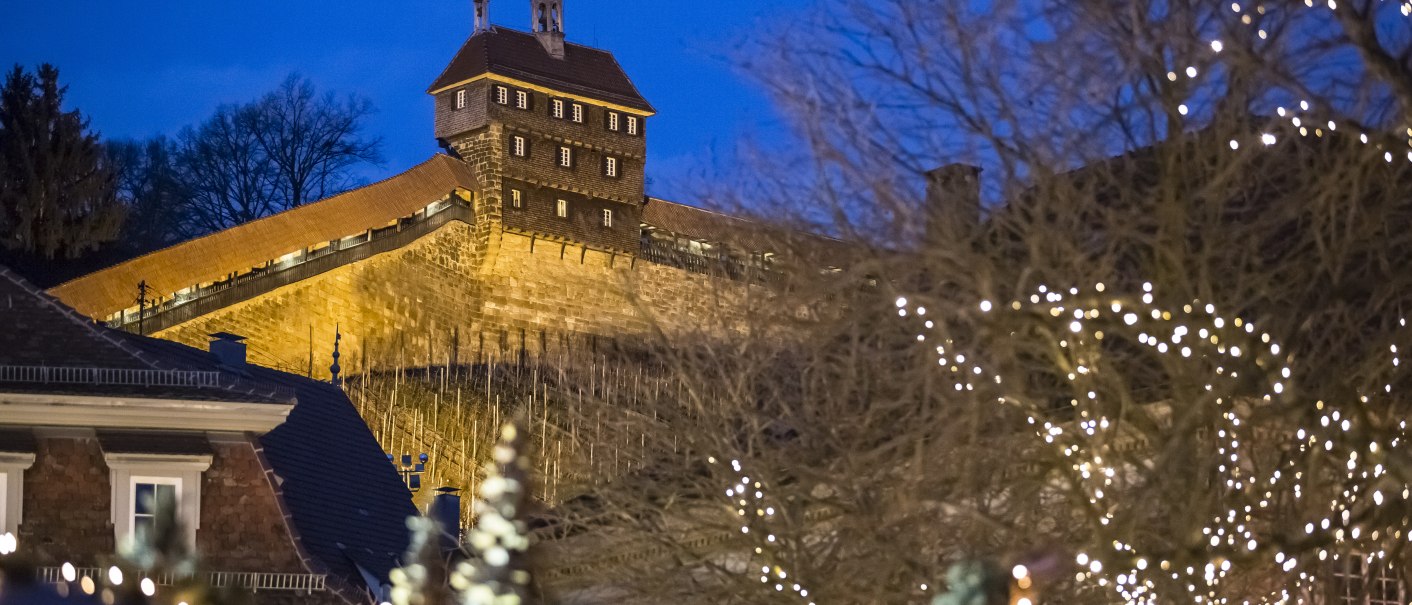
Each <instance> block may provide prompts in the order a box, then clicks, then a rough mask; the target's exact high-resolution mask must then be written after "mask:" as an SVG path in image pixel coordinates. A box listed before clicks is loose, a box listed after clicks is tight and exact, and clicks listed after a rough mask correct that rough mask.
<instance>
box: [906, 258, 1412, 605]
mask: <svg viewBox="0 0 1412 605" xmlns="http://www.w3.org/2000/svg"><path fill="white" fill-rule="evenodd" d="M1104 289H1105V288H1104V287H1102V286H1101V285H1096V286H1095V287H1094V288H1093V291H1092V292H1082V293H1080V291H1079V290H1078V289H1076V288H1070V289H1069V290H1067V292H1068V293H1069V294H1068V295H1066V294H1064V293H1062V292H1061V291H1057V290H1051V289H1049V288H1047V287H1045V286H1039V287H1037V288H1036V289H1035V292H1034V293H1033V294H1031V295H1030V296H1028V297H1020V298H1017V299H1016V300H1015V301H1013V302H1012V303H1011V305H1009V306H1008V307H1006V309H1008V311H1005V314H1004V315H1001V316H999V317H994V316H992V315H987V316H986V320H987V321H990V320H992V318H993V319H994V320H996V321H1000V320H1004V319H1020V320H1025V319H1030V320H1040V321H1054V320H1056V319H1057V320H1060V321H1062V322H1063V323H1062V324H1060V325H1061V326H1063V328H1064V329H1063V330H1062V331H1056V333H1058V334H1064V335H1065V336H1063V337H1062V340H1060V341H1059V343H1060V345H1061V348H1064V349H1066V350H1068V351H1070V353H1069V354H1070V355H1071V356H1072V357H1071V359H1072V360H1073V361H1074V362H1076V363H1075V371H1073V372H1069V373H1068V374H1067V378H1068V380H1069V381H1070V383H1071V386H1072V387H1073V388H1074V390H1076V391H1078V392H1079V393H1080V394H1081V396H1080V397H1077V398H1075V399H1073V401H1072V406H1073V407H1074V408H1075V409H1074V411H1075V412H1077V419H1076V420H1075V421H1072V422H1070V421H1056V420H1049V419H1046V418H1047V416H1048V411H1047V410H1046V409H1044V408H1043V407H1042V406H1040V405H1034V406H1025V405H1024V404H1023V403H1022V401H1023V399H1022V398H1020V397H1015V396H1005V395H1002V396H999V397H996V399H995V400H996V401H997V402H998V404H1000V405H1009V406H1017V405H1018V406H1020V407H1021V408H1022V409H1023V410H1024V411H1025V412H1026V416H1027V422H1028V424H1030V425H1032V426H1034V427H1035V431H1034V435H1035V436H1036V437H1037V438H1038V439H1039V440H1040V441H1042V442H1043V443H1044V444H1045V445H1047V446H1052V447H1055V448H1056V449H1057V451H1058V453H1059V454H1060V455H1061V456H1062V457H1063V458H1064V459H1068V460H1070V463H1069V464H1070V466H1069V467H1068V470H1069V471H1070V472H1072V476H1071V477H1070V480H1071V481H1072V484H1073V485H1075V486H1077V487H1078V488H1079V490H1080V491H1081V492H1082V493H1083V494H1084V495H1085V496H1086V497H1087V499H1088V503H1089V504H1090V505H1091V506H1092V507H1093V508H1092V509H1091V510H1092V512H1093V514H1094V516H1095V519H1096V520H1097V523H1098V527H1100V528H1109V527H1111V525H1110V524H1111V522H1112V521H1113V520H1114V519H1115V518H1117V515H1118V514H1119V513H1121V512H1123V510H1122V507H1123V504H1124V503H1123V502H1121V501H1120V500H1116V499H1115V498H1114V497H1113V496H1112V494H1113V493H1117V492H1119V491H1120V489H1119V487H1118V486H1117V485H1116V481H1115V479H1116V478H1117V477H1118V476H1119V475H1120V474H1121V473H1123V472H1124V469H1123V468H1121V467H1120V466H1119V465H1118V463H1115V462H1113V461H1111V460H1109V459H1108V458H1109V454H1110V453H1111V451H1112V444H1113V443H1115V442H1118V441H1120V440H1121V438H1122V434H1121V433H1120V432H1118V431H1119V429H1118V427H1119V423H1118V422H1116V421H1115V420H1114V419H1113V418H1110V417H1109V416H1108V415H1107V412H1106V411H1105V409H1107V408H1105V401H1106V399H1107V398H1108V396H1107V395H1104V394H1103V393H1102V392H1101V387H1100V384H1101V382H1100V381H1099V380H1098V378H1100V376H1098V375H1097V373H1096V372H1095V371H1094V370H1093V367H1095V366H1094V364H1093V360H1096V359H1098V358H1099V357H1101V355H1102V353H1103V350H1102V349H1101V348H1099V346H1098V343H1099V341H1101V340H1102V338H1100V336H1099V334H1101V333H1102V331H1103V329H1105V328H1106V329H1107V330H1108V334H1110V335H1116V334H1120V333H1121V334H1126V335H1127V336H1129V337H1131V336H1132V335H1133V334H1136V340H1137V342H1138V343H1140V345H1142V346H1145V347H1146V348H1147V349H1148V350H1150V351H1153V352H1154V353H1156V354H1158V355H1161V356H1172V357H1173V359H1174V363H1181V364H1183V365H1184V366H1188V367H1189V368H1190V369H1192V370H1194V371H1202V369H1204V371H1208V372H1210V373H1211V374H1212V375H1211V376H1210V377H1209V379H1208V380H1209V384H1207V385H1206V388H1205V391H1206V392H1208V393H1212V396H1211V397H1210V398H1209V400H1207V402H1208V403H1209V404H1210V405H1213V406H1214V407H1213V411H1214V412H1215V415H1214V417H1215V418H1216V419H1217V421H1216V423H1215V425H1214V426H1213V427H1212V433H1213V434H1214V435H1215V437H1216V440H1215V443H1214V445H1215V455H1216V457H1215V459H1214V463H1215V465H1216V469H1215V470H1216V471H1217V473H1218V479H1217V484H1218V485H1221V486H1223V487H1224V488H1225V491H1224V492H1223V493H1221V494H1220V496H1219V508H1218V510H1215V511H1214V512H1215V514H1212V515H1211V517H1210V519H1209V521H1208V522H1207V523H1206V525H1205V526H1204V527H1202V528H1201V530H1202V535H1203V536H1205V540H1206V546H1207V547H1208V549H1207V554H1208V555H1209V556H1210V557H1211V558H1210V560H1208V561H1206V562H1205V563H1203V564H1200V565H1188V566H1184V567H1178V568H1173V566H1172V565H1171V562H1170V561H1169V560H1167V559H1166V558H1162V557H1156V558H1157V560H1159V561H1160V562H1161V564H1160V566H1159V568H1158V569H1152V568H1151V566H1150V564H1149V561H1150V560H1153V559H1154V557H1153V556H1151V555H1148V554H1145V553H1144V552H1143V550H1142V549H1141V548H1140V547H1139V546H1137V545H1135V544H1134V543H1133V542H1131V541H1129V540H1128V539H1126V538H1120V539H1118V540H1113V541H1112V552H1111V553H1107V554H1105V549H1097V548H1088V549H1084V550H1082V551H1080V552H1078V553H1076V555H1075V557H1074V563H1075V564H1076V565H1077V566H1078V567H1079V568H1080V569H1081V570H1082V571H1080V572H1079V574H1078V575H1076V576H1075V578H1076V579H1077V580H1080V581H1081V582H1085V583H1091V584H1095V585H1097V586H1099V587H1102V588H1106V589H1110V590H1114V591H1116V592H1117V593H1118V594H1119V596H1121V597H1122V598H1123V599H1124V600H1125V601H1127V602H1129V603H1144V604H1145V603H1153V602H1156V601H1157V600H1159V597H1160V596H1161V595H1160V593H1161V588H1160V586H1161V583H1162V582H1164V581H1166V580H1171V581H1174V582H1175V583H1176V584H1178V585H1183V586H1185V590H1184V592H1185V593H1186V595H1185V597H1200V598H1199V599H1198V600H1199V602H1202V603H1212V604H1217V605H1225V604H1228V603H1229V602H1230V598H1231V597H1228V596H1226V595H1225V594H1224V593H1222V592H1221V588H1222V586H1223V584H1222V582H1223V581H1224V580H1226V579H1227V578H1229V577H1231V575H1232V574H1234V573H1235V565H1236V564H1235V563H1234V562H1233V560H1232V558H1233V557H1234V556H1236V555H1247V556H1246V559H1249V558H1250V557H1254V560H1255V562H1253V563H1249V562H1247V563H1248V567H1252V568H1254V570H1255V571H1258V570H1259V568H1260V565H1261V563H1259V561H1270V562H1273V569H1274V570H1276V571H1278V572H1281V573H1284V574H1286V576H1287V577H1288V578H1290V580H1291V581H1292V584H1293V586H1294V587H1296V588H1307V587H1310V586H1312V584H1313V583H1314V581H1315V577H1314V575H1313V569H1314V567H1315V566H1314V565H1312V564H1311V563H1314V562H1316V561H1312V560H1311V558H1312V557H1313V554H1312V553H1293V554H1292V553H1286V552H1284V551H1283V550H1281V549H1280V548H1279V545H1280V541H1279V537H1278V535H1276V534H1274V533H1271V532H1269V531H1267V533H1264V534H1262V533H1260V530H1258V529H1257V528H1260V527H1262V526H1261V524H1260V523H1257V522H1256V521H1257V518H1256V511H1257V510H1268V509H1270V506H1271V502H1272V501H1284V502H1296V501H1303V502H1311V501H1310V500H1309V499H1310V498H1311V497H1318V498H1321V500H1320V502H1319V503H1313V502H1311V504H1312V505H1314V506H1315V507H1316V509H1317V508H1320V507H1321V508H1322V509H1323V510H1324V511H1325V512H1324V513H1323V514H1322V516H1321V517H1320V518H1318V519H1310V520H1297V521H1296V522H1294V523H1289V525H1290V526H1292V527H1301V528H1302V529H1303V533H1304V534H1305V536H1306V538H1308V539H1309V540H1313V541H1318V542H1320V543H1331V544H1334V545H1336V546H1338V547H1339V549H1340V551H1341V552H1344V553H1348V552H1362V553H1370V554H1369V555H1368V556H1369V557H1372V558H1378V559H1382V558H1384V557H1385V556H1386V553H1387V551H1388V550H1389V549H1390V548H1392V547H1393V545H1392V544H1391V543H1390V542H1392V541H1395V540H1397V539H1399V537H1400V536H1401V535H1402V534H1403V533H1405V532H1407V527H1406V524H1407V521H1406V520H1405V519H1399V520H1398V521H1396V522H1390V523H1384V524H1383V525H1381V526H1374V525H1373V521H1372V520H1373V519H1376V518H1377V517H1376V516H1374V515H1369V514H1367V511H1368V510H1369V509H1370V508H1373V509H1375V508H1378V507H1382V506H1384V505H1386V504H1392V502H1393V499H1392V498H1389V497H1388V496H1387V495H1386V493H1398V494H1401V497H1402V500H1401V502H1400V503H1398V504H1397V505H1399V506H1406V505H1407V503H1408V494H1409V493H1412V486H1409V485H1407V484H1404V483H1400V482H1397V481H1395V480H1394V479H1393V478H1392V477H1391V475H1390V474H1389V473H1388V472H1387V471H1386V469H1385V468H1384V467H1383V465H1382V464H1381V462H1379V460H1382V459H1385V458H1386V457H1387V456H1389V455H1391V453H1392V452H1395V453H1396V454H1398V455H1404V454H1403V452H1401V450H1400V445H1401V444H1403V443H1406V441H1407V438H1406V435H1405V428H1406V426H1405V422H1402V423H1399V424H1398V426H1397V427H1396V429H1394V430H1393V431H1392V435H1390V436H1385V437H1382V438H1380V437H1379V436H1378V434H1379V432H1380V427H1378V426H1375V425H1374V424H1373V422H1374V421H1373V420H1370V419H1365V418H1364V417H1363V416H1360V415H1358V414H1354V413H1351V412H1349V411H1347V410H1345V409H1343V408H1342V407H1341V406H1337V405H1334V404H1333V403H1332V402H1327V401H1323V400H1319V401H1317V402H1316V403H1315V404H1314V405H1313V406H1312V409H1311V410H1310V411H1311V412H1313V413H1314V415H1315V416H1317V418H1318V421H1317V422H1316V423H1314V424H1311V425H1308V426H1302V427H1299V428H1298V429H1297V430H1295V431H1290V432H1289V433H1288V434H1290V435H1292V439H1290V440H1289V441H1288V442H1285V443H1278V442H1275V443H1268V444H1266V446H1267V447H1271V448H1273V449H1272V450H1271V451H1278V452H1282V454H1283V456H1284V460H1283V462H1282V463H1281V464H1278V465H1276V466H1275V467H1274V468H1271V469H1268V470H1261V469H1259V468H1258V467H1257V466H1256V465H1255V464H1254V463H1253V454H1252V453H1251V452H1248V451H1247V449H1248V446H1247V444H1248V443H1251V442H1253V441H1254V438H1253V435H1254V434H1255V432H1256V431H1257V426H1261V427H1263V430H1265V431H1266V432H1267V434H1266V436H1265V437H1263V439H1264V440H1265V441H1267V442H1269V441H1272V440H1273V439H1274V437H1273V436H1274V435H1278V434H1281V433H1280V432H1279V431H1278V430H1272V428H1273V427H1268V426H1265V425H1263V424H1259V423H1257V417H1256V416H1255V409H1256V408H1257V407H1258V406H1254V405H1251V404H1250V403H1249V402H1247V401H1246V399H1245V398H1241V399H1239V400H1238V399H1237V398H1235V397H1231V396H1229V395H1221V393H1234V392H1239V389H1238V388H1237V386H1240V387H1249V386H1250V384H1252V383H1250V382H1249V381H1250V380H1252V379H1253V380H1255V381H1256V382H1255V383H1254V384H1263V385H1264V386H1263V389H1264V391H1263V393H1262V392H1259V391H1257V392H1255V393H1254V397H1253V398H1250V400H1251V401H1258V402H1263V403H1272V404H1273V403H1275V402H1277V401H1278V400H1281V399H1283V398H1285V397H1288V393H1289V392H1290V389H1289V388H1288V385H1289V384H1291V383H1292V382H1294V378H1295V376H1294V372H1293V370H1292V369H1291V367H1290V366H1289V365H1287V358H1286V357H1282V356H1281V347H1280V345H1279V343H1278V342H1277V341H1275V339H1273V338H1271V336H1270V334H1269V333H1268V332H1262V331H1259V330H1258V329H1257V328H1256V326H1255V324H1254V323H1253V322H1250V321H1248V320H1245V319H1244V318H1241V317H1227V316H1224V315H1222V314H1221V313H1219V311H1218V310H1217V308H1216V307H1215V305H1213V304H1210V303H1204V304H1203V303H1202V302H1201V301H1191V303H1189V304H1186V305H1182V306H1181V307H1180V308H1179V309H1170V308H1163V307H1160V306H1158V304H1157V303H1156V302H1155V293H1154V288H1153V286H1152V284H1151V283H1150V282H1148V283H1145V284H1143V288H1142V290H1143V292H1142V294H1141V297H1140V300H1141V302H1137V301H1132V300H1121V299H1117V298H1114V297H1113V296H1112V295H1108V296H1104V295H1102V294H1100V293H1102V292H1103V291H1104ZM897 304H898V308H899V309H903V310H907V309H908V308H909V306H910V303H909V301H908V300H907V299H906V298H899V299H897ZM1066 318H1084V321H1082V322H1081V321H1079V320H1077V319H1066ZM1400 323H1402V322H1400ZM945 328H946V326H945V325H937V324H936V323H935V322H928V323H927V324H925V327H924V328H923V329H922V330H921V331H920V335H926V336H928V339H927V340H928V341H930V342H940V343H942V344H941V345H938V346H935V351H936V355H937V359H938V363H939V365H940V366H942V367H945V368H947V369H948V370H950V371H948V372H946V373H945V376H946V377H947V379H949V380H951V381H953V383H954V385H955V390H957V391H971V390H973V389H974V388H976V387H977V386H978V385H986V384H996V385H998V384H1003V380H1002V377H1001V376H999V375H994V374H992V373H991V372H990V371H989V370H988V369H986V368H985V367H984V365H983V364H982V363H981V362H980V360H981V359H982V358H983V356H982V355H977V354H975V353H971V354H969V355H968V354H966V353H963V352H961V350H962V347H961V346H960V345H959V344H958V343H957V342H955V341H954V340H952V339H949V338H947V337H946V333H945V332H944V330H945ZM1005 333H1007V334H1013V333H1014V332H1011V331H1008V330H1007V331H1006V332H1005ZM1169 343H1170V344H1172V345H1180V346H1169ZM1390 353H1392V355H1393V357H1392V358H1391V360H1390V361H1391V363H1390V364H1389V365H1390V367H1393V368H1396V367H1398V366H1399V365H1400V364H1399V360H1398V358H1397V357H1396V353H1397V347H1396V346H1395V345H1393V346H1391V347H1390ZM1176 360H1180V361H1176ZM1249 373H1253V374H1254V375H1248V374H1249ZM992 378H993V380H991V379H992ZM973 379H975V380H976V382H971V380H973ZM1216 384H1221V385H1223V388H1222V389H1220V390H1216V389H1214V387H1213V385H1216ZM1389 390H1390V386H1388V387H1386V388H1385V389H1384V392H1385V393H1386V392H1387V391H1389ZM1385 393H1384V394H1385ZM1369 401H1370V398H1369V396H1366V395H1364V396H1360V397H1359V398H1358V400H1357V404H1358V405H1367V404H1368V402H1369ZM1199 403H1200V401H1191V402H1185V404H1186V405H1197V404H1199ZM1291 404H1293V405H1298V402H1297V401H1286V402H1284V403H1283V404H1282V405H1291ZM1330 459H1332V463H1329V462H1328V461H1329V460H1330ZM1320 468H1321V469H1323V470H1320V471H1319V472H1320V473H1337V475H1336V477H1337V478H1338V479H1339V481H1337V482H1335V483H1333V484H1331V487H1329V488H1328V489H1325V490H1322V491H1319V492H1311V488H1312V487H1313V486H1311V485H1308V484H1306V483H1305V482H1304V481H1303V480H1302V477H1304V476H1305V475H1304V473H1306V472H1308V471H1309V470H1311V469H1320ZM1365 494H1366V495H1367V496H1366V497H1365V496H1364V495H1365ZM1355 506H1357V507H1359V508H1358V510H1360V511H1363V514H1362V515H1361V517H1362V519H1363V520H1361V521H1354V517H1353V514H1352V513H1353V511H1354V507H1355ZM1284 521H1285V522H1286V523H1288V520H1287V519H1286V520H1284ZM1101 531H1106V530H1101ZM1101 531H1100V533H1101ZM1408 539H1409V540H1412V533H1409V538H1408ZM1161 554H1163V553H1160V552H1159V553H1153V555H1161ZM1326 556H1327V550H1326V549H1321V550H1320V551H1319V558H1318V560H1324V558H1325V557H1326ZM1334 556H1335V559H1336V560H1337V557H1338V554H1337V553H1335V554H1334ZM1022 569H1023V567H1022V566H1020V567H1016V568H1015V569H1014V573H1016V574H1022V575H1024V574H1025V573H1027V570H1024V571H1022ZM1287 594H1288V593H1287V591H1286V590H1283V589H1282V590H1279V591H1276V592H1272V593H1270V594H1268V595H1266V596H1265V597H1264V598H1263V599H1260V600H1261V601H1262V602H1269V603H1275V602H1287V601H1288V598H1287ZM1169 596H1170V597H1172V598H1178V597H1181V595H1169ZM1183 598H1184V597H1183ZM1245 599H1246V597H1242V601H1243V602H1246V603H1248V602H1249V601H1246V600H1245Z"/></svg>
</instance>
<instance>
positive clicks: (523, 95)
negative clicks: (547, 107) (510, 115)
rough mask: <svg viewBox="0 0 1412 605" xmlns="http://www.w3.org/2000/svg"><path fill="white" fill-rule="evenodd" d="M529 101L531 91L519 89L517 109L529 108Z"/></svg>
mask: <svg viewBox="0 0 1412 605" xmlns="http://www.w3.org/2000/svg"><path fill="white" fill-rule="evenodd" d="M529 103H530V97H529V93H528V92H525V91H523V90H517V91H515V108H516V109H529V106H530V104H529Z"/></svg>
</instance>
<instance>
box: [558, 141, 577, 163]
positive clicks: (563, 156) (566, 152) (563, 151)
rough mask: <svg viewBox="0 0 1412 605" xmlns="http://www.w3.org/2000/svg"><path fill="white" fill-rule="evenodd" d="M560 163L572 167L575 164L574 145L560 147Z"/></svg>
mask: <svg viewBox="0 0 1412 605" xmlns="http://www.w3.org/2000/svg"><path fill="white" fill-rule="evenodd" d="M559 165H560V166H563V167H564V168H570V167H572V166H573V165H574V149H573V148H572V147H564V146H560V147H559Z"/></svg>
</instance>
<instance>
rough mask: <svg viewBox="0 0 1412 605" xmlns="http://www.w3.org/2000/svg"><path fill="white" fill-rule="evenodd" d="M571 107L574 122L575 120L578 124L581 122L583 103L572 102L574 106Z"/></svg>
mask: <svg viewBox="0 0 1412 605" xmlns="http://www.w3.org/2000/svg"><path fill="white" fill-rule="evenodd" d="M572 109H573V117H574V122H577V123H579V124H582V123H583V103H574V106H573V108H572Z"/></svg>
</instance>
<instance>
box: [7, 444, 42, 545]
mask: <svg viewBox="0 0 1412 605" xmlns="http://www.w3.org/2000/svg"><path fill="white" fill-rule="evenodd" d="M33 465H34V454H32V453H21V452H0V534H4V533H11V534H18V533H19V531H20V523H21V522H22V521H24V487H25V470H26V469H28V468H29V467H30V466H33Z"/></svg>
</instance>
